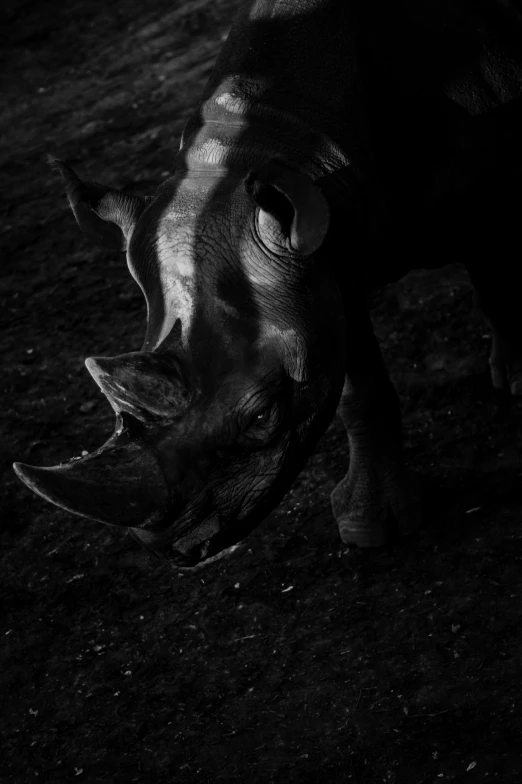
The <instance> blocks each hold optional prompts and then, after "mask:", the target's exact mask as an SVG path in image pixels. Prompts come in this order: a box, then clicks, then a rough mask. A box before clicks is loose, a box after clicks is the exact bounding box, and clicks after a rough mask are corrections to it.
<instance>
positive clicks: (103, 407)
mask: <svg viewBox="0 0 522 784" xmlns="http://www.w3.org/2000/svg"><path fill="white" fill-rule="evenodd" d="M237 5H238V0H219V2H218V1H217V0H214V2H210V1H209V0H207V1H205V0H191V1H190V2H179V1H177V0H168V2H166V0H154V2H151V3H138V2H136V0H118V2H116V3H110V4H107V3H104V2H101V1H100V0H72V2H70V3H67V4H66V3H59V2H56V1H55V2H51V1H50V0H47V2H38V3H37V2H35V0H25V2H23V0H17V2H16V3H15V2H13V1H12V0H11V2H8V3H7V6H6V5H5V4H4V6H3V11H2V42H3V47H2V60H3V62H2V66H3V67H2V69H1V74H2V75H1V77H0V78H1V80H2V85H1V87H2V89H1V97H0V126H1V133H2V147H1V150H0V167H1V176H2V186H1V199H2V211H3V220H2V225H1V227H0V232H1V235H0V237H1V243H2V251H1V257H2V265H3V272H2V276H1V296H2V306H1V308H2V309H1V313H0V319H1V321H2V333H1V351H2V359H3V370H2V382H3V383H2V392H3V402H2V413H3V417H2V425H1V430H2V446H1V449H2V471H3V474H2V476H3V484H2V494H1V519H2V583H1V607H2V616H3V617H2V626H3V628H2V631H1V639H2V647H1V656H2V665H1V669H0V682H1V685H0V693H1V694H2V708H3V710H2V719H1V728H0V737H1V743H2V746H3V755H2V761H1V762H0V768H1V772H0V779H1V780H2V782H4V781H5V782H13V783H16V784H18V782H20V784H21V783H22V782H41V783H43V782H53V783H54V782H56V783H57V784H58V783H61V782H68V781H76V780H77V781H78V782H89V784H94V783H95V782H100V783H101V782H104V784H106V783H107V782H110V783H111V784H112V782H114V783H115V784H116V783H117V782H159V783H160V784H162V783H163V782H168V783H169V784H170V783H171V782H176V784H177V783H178V782H179V784H186V783H190V782H216V781H222V782H245V781H253V782H345V781H346V782H354V784H373V782H389V783H390V784H393V783H394V782H396V783H397V784H410V783H411V784H422V783H423V782H439V781H452V782H470V784H475V782H490V781H492V780H496V781H499V782H520V781H522V760H521V758H520V750H521V745H522V744H521V741H522V712H521V706H520V677H521V667H520V656H519V649H520V642H521V638H522V632H521V630H520V616H521V610H520V598H521V593H522V592H521V582H522V577H521V569H520V567H521V560H522V533H521V531H520V527H519V521H520V515H521V511H522V501H521V495H520V487H521V481H522V480H521V478H520V477H521V476H522V461H521V460H520V456H519V453H520V446H521V439H522V430H521V428H522V405H521V403H520V402H516V401H514V400H511V399H509V398H507V397H504V396H503V395H502V394H499V393H495V392H494V391H493V390H492V388H491V385H490V380H489V374H488V367H487V353H488V345H489V344H488V335H487V329H486V327H485V325H484V323H483V322H482V320H481V318H480V316H479V315H478V314H477V313H475V312H474V311H473V306H472V294H471V290H470V286H469V283H468V281H467V279H466V276H465V274H464V272H463V270H462V269H461V268H459V267H446V268H445V269H443V270H441V271H438V272H435V273H434V272H430V273H426V272H415V273H412V274H410V275H409V276H408V277H407V278H405V279H403V280H402V281H401V282H400V284H398V285H397V286H390V287H388V288H387V289H385V290H384V292H382V294H381V295H379V297H376V298H375V308H374V316H375V324H376V329H377V331H378V334H379V337H380V338H381V340H382V344H383V347H384V350H385V355H386V358H387V362H388V364H389V368H390V371H391V374H392V376H393V379H394V381H395V382H396V384H397V387H398V389H399V392H400V395H401V399H402V402H403V407H404V419H405V438H406V447H407V455H408V461H409V463H410V465H411V466H412V467H414V468H415V469H416V470H417V472H418V473H419V475H420V477H421V479H422V481H423V482H424V484H425V487H426V507H427V515H426V520H425V524H424V527H423V529H422V531H421V533H420V536H419V537H418V539H417V540H415V541H412V542H407V543H405V544H401V545H397V546H394V547H390V548H388V549H383V550H379V551H351V550H350V551H349V550H347V549H345V548H344V547H343V546H342V543H341V542H340V539H339V537H338V533H337V529H336V527H335V524H334V522H333V518H332V516H331V513H330V509H329V501H328V495H329V492H330V491H331V489H332V488H333V486H334V484H335V483H336V481H338V479H339V478H340V477H341V476H342V474H343V473H344V471H345V467H346V462H347V445H346V441H345V437H344V434H343V432H342V428H341V424H340V422H339V421H337V420H336V421H334V422H333V424H332V425H331V427H330V429H329V430H328V432H327V433H326V435H325V436H324V438H323V439H322V441H321V443H320V446H319V448H318V450H317V452H316V454H315V455H314V457H313V458H312V459H311V460H310V462H309V464H308V466H307V468H306V470H305V471H303V473H302V475H301V476H300V478H299V479H298V481H296V483H295V484H294V486H293V488H292V490H291V491H290V492H289V494H288V495H287V497H286V499H285V500H284V502H283V503H282V504H281V505H280V506H279V508H278V509H277V510H276V511H275V512H274V513H273V514H272V515H271V516H270V517H269V518H268V519H267V520H266V521H265V522H264V523H263V524H262V525H261V526H260V527H259V528H258V529H257V530H256V531H255V532H254V533H253V534H252V535H251V536H250V537H249V538H248V540H247V542H246V544H245V546H244V547H243V549H242V550H240V551H239V552H238V553H236V554H235V555H234V556H233V558H232V559H231V560H229V561H228V562H218V563H216V564H215V565H211V566H209V567H208V568H207V569H206V570H205V571H200V572H196V573H184V574H177V573H175V572H173V571H171V569H170V568H169V566H168V565H166V564H163V563H162V562H159V561H156V560H154V559H152V558H151V557H150V556H148V555H147V554H146V553H145V552H144V551H142V550H140V549H139V548H138V546H137V545H136V544H135V543H134V542H133V541H132V540H131V539H129V538H127V537H126V536H125V535H123V534H122V533H119V532H118V531H115V530H113V529H109V528H104V527H103V526H101V525H96V524H89V523H88V522H87V521H85V520H81V519H78V518H73V517H72V516H71V515H69V514H67V513H65V512H61V511H59V510H57V509H55V508H53V507H52V506H50V505H47V504H45V503H44V502H43V501H41V500H40V499H39V498H37V497H36V496H33V495H31V494H30V493H29V491H28V490H26V489H25V488H24V487H23V486H22V485H21V484H20V483H19V482H18V481H17V480H16V479H15V476H14V474H13V472H12V470H11V463H12V461H13V460H15V459H17V460H22V461H29V462H32V463H36V464H41V465H45V464H47V465H49V464H54V463H56V462H59V461H60V460H62V459H65V458H68V457H71V456H72V455H74V454H79V453H80V451H81V450H90V449H92V448H94V447H95V446H98V445H99V444H100V443H102V441H103V440H104V439H105V438H106V436H107V435H108V434H109V433H110V432H111V429H112V416H111V411H110V408H109V406H108V404H107V403H106V401H105V399H104V398H103V397H102V396H101V395H100V394H99V393H98V391H97V388H96V387H95V385H94V383H93V381H92V380H91V379H90V378H89V376H88V374H87V372H86V370H85V368H84V366H83V360H84V358H85V357H87V356H91V355H103V354H107V355H114V354H118V353H122V352H125V351H130V350H135V349H137V348H139V346H140V343H141V338H142V334H143V327H144V303H143V301H142V296H141V294H140V292H139V290H138V289H137V287H136V286H135V284H134V282H133V281H132V279H131V277H130V275H129V274H128V272H127V269H126V265H125V260H124V258H123V256H120V255H118V254H112V255H111V254H103V253H101V252H100V251H98V250H96V249H94V248H93V247H92V246H91V245H89V244H88V241H87V240H86V239H84V238H83V237H82V235H81V234H80V232H79V230H78V229H77V227H76V224H75V222H74V219H73V217H72V214H71V213H70V211H69V209H68V207H67V204H66V200H65V197H64V194H63V192H62V188H61V184H60V182H59V181H58V178H57V177H56V174H55V173H53V172H52V171H51V170H50V169H49V168H48V167H47V165H46V163H45V155H46V154H47V153H53V154H56V155H59V156H60V157H62V158H64V159H66V160H68V161H69V162H70V163H71V164H73V165H75V166H76V167H77V169H78V171H79V172H80V173H81V174H82V175H83V176H85V177H87V178H89V179H94V180H101V181H105V182H107V183H108V184H112V185H115V186H123V185H127V186H132V187H133V189H134V190H137V191H138V192H142V193H144V194H146V193H150V192H152V190H153V188H154V187H155V185H156V184H158V183H159V181H160V180H161V179H162V178H163V177H164V176H165V175H166V173H167V172H168V170H169V167H170V166H171V164H172V160H173V156H174V152H175V150H176V148H177V145H178V143H179V138H180V133H181V129H182V126H183V124H184V121H185V120H186V118H187V116H188V113H189V112H190V110H191V108H193V107H194V105H195V103H196V101H197V99H198V96H199V92H200V90H201V87H202V85H203V82H204V80H205V78H206V76H207V75H208V73H209V70H210V68H211V66H212V63H213V61H214V58H215V56H216V53H217V51H218V49H219V46H220V43H221V41H222V39H223V37H224V35H225V34H226V32H227V28H228V25H229V24H230V18H231V14H232V12H233V9H234V7H235V6H237ZM132 178H134V179H132Z"/></svg>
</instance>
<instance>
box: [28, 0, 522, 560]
mask: <svg viewBox="0 0 522 784" xmlns="http://www.w3.org/2000/svg"><path fill="white" fill-rule="evenodd" d="M377 6H378V7H377V8H375V4H371V6H367V5H366V4H361V3H356V2H355V1H354V2H351V3H350V2H347V0H303V1H301V2H297V0H295V2H293V3H292V2H285V3H283V2H281V0H255V2H252V3H251V4H250V5H248V6H245V8H244V9H243V10H242V11H241V13H240V15H239V17H238V20H237V22H236V24H235V26H234V28H233V29H232V32H231V34H230V36H229V39H228V41H227V43H226V44H225V46H224V49H223V52H222V54H221V56H220V58H219V60H218V63H217V65H216V69H215V71H214V73H213V75H212V76H211V78H210V80H209V83H208V85H207V88H206V90H205V93H204V95H203V98H202V101H201V103H200V105H199V107H198V110H197V111H196V112H195V114H194V115H193V117H192V118H191V120H190V121H189V122H188V124H187V127H186V129H185V132H184V135H183V140H182V144H181V148H180V152H179V153H178V156H177V158H176V161H175V166H174V173H173V175H172V177H170V178H169V179H168V180H166V181H165V182H164V183H163V184H162V185H161V186H160V187H159V188H158V190H157V192H156V194H155V195H154V196H152V197H151V198H150V199H148V200H141V199H138V198H137V197H133V196H130V195H128V194H124V193H118V192H117V191H113V190H111V189H110V188H108V187H106V186H102V185H98V184H95V183H83V182H81V181H80V180H79V179H78V177H77V176H76V175H75V174H74V173H73V172H72V170H71V169H69V168H68V167H67V166H66V165H65V164H63V163H61V162H58V161H57V162H55V165H56V167H57V168H58V169H59V171H60V172H61V174H62V176H63V178H64V180H65V183H66V187H67V193H68V197H69V200H70V203H71V206H72V208H73V210H74V213H75V216H76V219H77V221H78V223H79V225H80V227H81V228H82V230H83V231H84V232H86V233H87V234H88V235H89V236H90V237H91V238H92V239H93V240H94V241H95V242H97V243H98V244H100V245H101V246H103V247H110V248H119V249H122V250H126V251H127V259H128V265H129V269H130V271H131V274H132V275H133V276H134V277H135V279H136V280H137V282H138V283H139V285H140V287H141V288H142V290H143V293H144V295H145V297H146V300H147V309H148V319H147V331H146V336H145V341H144V344H143V347H142V351H141V352H136V353H134V354H127V355H123V356H121V357H117V358H113V359H99V360H96V359H90V360H87V367H88V369H89V371H90V372H91V374H92V375H93V377H94V378H95V380H96V381H97V383H98V384H99V386H100V388H101V389H102V391H103V392H104V393H105V394H106V395H107V397H108V399H109V401H110V403H111V405H112V406H113V408H114V410H115V413H116V418H117V424H116V430H115V433H114V435H113V436H112V438H111V439H110V440H109V441H108V442H107V444H105V445H104V446H103V447H102V448H101V449H100V450H98V452H97V453H95V454H93V455H90V456H88V457H87V458H84V459H81V460H76V461H74V462H71V463H68V464H66V465H64V466H58V467H55V468H52V469H37V468H34V467H31V466H23V465H21V464H17V466H16V470H17V472H18V474H19V476H20V478H21V479H22V480H23V481H24V482H26V484H27V485H28V486H29V487H30V488H31V489H33V490H34V491H35V492H37V493H39V494H40V495H42V496H43V497H45V498H47V499H48V500H50V501H52V502H54V503H56V504H58V505H59V506H62V507H64V508H66V509H69V510H71V511H73V512H76V513H77V514H80V515H84V516H86V517H89V518H91V519H94V520H99V521H101V522H104V523H107V524H109V525H118V526H124V527H127V528H129V529H130V531H131V533H132V534H133V536H135V538H137V539H138V540H139V541H141V542H142V543H143V544H144V545H145V546H147V547H149V548H150V549H151V550H153V551H154V552H156V553H158V554H159V555H162V556H165V557H167V558H169V559H170V560H171V561H172V562H173V563H174V564H175V565H178V566H194V565H197V564H199V563H204V562H207V561H208V560H209V559H213V558H214V557H215V556H217V555H218V554H219V553H222V552H224V551H225V550H226V549H227V548H229V547H231V546H233V545H234V544H235V543H236V542H238V541H239V540H241V539H242V538H243V537H244V536H245V535H246V534H247V533H248V532H249V531H250V530H251V529H252V527H253V526H254V525H256V524H257V523H258V522H259V521H260V520H261V519H262V518H263V517H264V516H265V515H266V514H267V513H268V512H269V510H270V509H272V508H273V507H274V506H275V505H276V504H277V503H278V501H279V500H280V498H281V497H282V496H283V495H284V493H285V492H286V490H287V489H288V487H289V485H290V483H291V482H292V481H293V479H294V478H295V477H296V476H297V474H298V473H299V471H300V470H301V468H302V466H303V465H304V462H305V460H306V459H307V457H308V455H309V454H310V452H311V451H312V450H313V448H314V446H315V444H316V443H317V440H318V439H319V437H320V435H321V434H322V433H323V432H324V430H325V428H326V427H327V425H328V423H329V421H330V420H331V418H332V416H333V415H334V412H335V410H336V408H337V409H338V413H339V415H340V417H341V419H342V420H343V422H344V424H345V426H346V430H347V433H348V439H349V443H350V464H349V467H348V472H347V475H346V477H345V478H344V479H343V480H342V481H341V482H340V484H339V485H338V486H337V488H336V489H335V490H334V492H333V494H332V508H333V512H334V515H335V518H336V520H337V522H338V525H339V529H340V534H341V538H342V540H343V541H344V542H345V543H347V544H355V545H359V546H378V545H382V544H384V543H385V542H387V541H389V539H390V538H391V537H392V536H394V535H396V534H402V535H404V534H410V533H412V532H413V531H415V530H416V528H417V526H418V524H419V519H420V514H419V500H418V493H417V490H416V488H415V485H414V483H413V482H412V480H411V479H410V478H409V477H408V475H407V474H406V473H405V471H404V467H403V457H402V449H401V418H400V411H399V406H398V400H397V396H396V393H395V391H394V390H393V387H392V385H391V383H390V381H389V378H388V375H387V373H386V369H385V367H384V363H383V360H382V357H381V354H380V351H379V348H378V346H377V343H376V341H375V337H374V335H373V330H372V326H371V321H370V318H369V313H368V307H367V304H366V297H367V294H368V292H370V291H371V290H372V289H373V288H375V287H376V286H378V285H381V284H382V283H385V282H388V281H390V280H393V279H397V278H398V277H400V276H401V275H403V274H404V273H405V272H407V271H408V269H410V268H412V267H415V266H417V267H419V266H426V267H433V266H437V265H440V264H447V263H451V262H456V261H463V262H464V263H465V264H466V266H467V268H468V270H469V273H470V276H471V279H472V281H473V283H474V285H475V287H476V290H477V295H478V298H479V300H480V302H481V304H482V307H483V310H484V313H485V315H486V317H487V318H488V320H489V322H490V324H491V326H492V329H493V334H494V341H493V349H492V355H491V360H490V361H491V368H492V377H493V383H494V385H495V386H498V387H504V388H508V389H510V390H511V392H512V393H513V394H519V393H520V391H521V390H522V370H521V368H522V361H521V357H522V349H521V345H520V344H521V335H522V331H521V330H520V319H519V316H518V310H519V309H518V296H517V294H516V292H517V291H518V287H517V285H516V280H517V275H516V273H515V272H514V270H513V264H512V262H511V260H510V257H509V253H508V249H509V248H510V247H512V246H514V244H515V241H516V226H517V222H518V218H517V216H518V212H519V210H518V203H516V201H515V202H514V201H513V198H512V196H511V194H512V192H513V189H514V188H515V186H516V184H517V182H518V177H519V174H520V172H521V170H522V158H521V155H520V152H519V146H520V145H519V144H518V139H519V138H520V134H519V131H520V130H522V109H521V107H520V104H521V95H522V65H521V58H520V56H519V53H520V50H521V48H520V41H522V34H521V33H520V32H519V31H520V29H521V27H522V26H521V20H520V17H519V15H518V12H517V11H516V9H512V8H511V7H510V5H509V3H496V2H493V1H491V2H485V3H484V4H481V7H480V9H479V10H476V9H475V6H472V5H470V4H469V3H467V2H463V0H460V2H458V3H455V4H454V6H452V8H451V9H449V7H447V6H446V5H445V4H443V3H430V4H428V3H420V4H416V5H415V7H414V8H413V7H411V8H410V5H409V4H407V3H403V4H392V5H391V6H390V4H384V3H382V4H380V3H378V4H377ZM506 216H508V217H507V218H506ZM492 258H495V264H496V266H495V274H494V275H493V277H492V275H491V272H490V261H491V259H492ZM492 281H493V283H492Z"/></svg>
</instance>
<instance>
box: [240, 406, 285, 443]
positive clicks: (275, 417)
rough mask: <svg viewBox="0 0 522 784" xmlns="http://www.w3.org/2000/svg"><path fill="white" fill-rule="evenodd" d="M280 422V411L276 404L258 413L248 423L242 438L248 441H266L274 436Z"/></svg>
mask: <svg viewBox="0 0 522 784" xmlns="http://www.w3.org/2000/svg"><path fill="white" fill-rule="evenodd" d="M280 422H281V411H280V408H279V406H278V405H277V404H276V403H272V405H270V406H267V407H266V408H265V409H263V410H262V411H258V412H257V413H256V414H254V416H253V417H252V418H251V419H250V421H249V422H248V424H247V426H246V428H245V429H244V431H243V433H242V437H243V438H244V439H246V440H250V441H266V440H267V438H270V437H272V436H273V435H274V431H275V430H276V429H277V428H278V426H279V424H280Z"/></svg>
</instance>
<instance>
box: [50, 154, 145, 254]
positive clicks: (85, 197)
mask: <svg viewBox="0 0 522 784" xmlns="http://www.w3.org/2000/svg"><path fill="white" fill-rule="evenodd" d="M49 163H50V164H51V166H52V167H53V168H54V169H57V170H58V171H59V172H60V174H61V175H62V178H63V180H64V182H65V187H66V189H67V197H68V199H69V203H70V205H71V207H72V210H73V212H74V215H75V218H76V220H77V221H78V225H79V227H80V229H81V230H82V231H83V232H84V234H86V235H87V236H88V237H89V238H90V239H91V240H93V241H94V242H95V243H96V244H97V245H100V246H101V247H102V248H109V249H111V250H126V249H127V245H128V242H129V239H130V237H131V234H132V232H133V230H134V227H135V225H136V223H137V221H138V218H139V217H140V215H141V213H142V212H143V210H144V208H145V207H146V205H147V200H146V199H142V198H140V197H139V196H132V195H130V194H128V193H121V192H120V191H116V190H112V189H111V188H107V187H106V186H105V185H99V184H98V183H96V182H83V181H82V180H80V178H79V177H78V176H77V175H76V174H75V173H74V171H73V170H72V169H71V167H70V166H68V165H67V164H66V163H64V162H63V161H60V160H58V159H57V158H53V157H51V156H49Z"/></svg>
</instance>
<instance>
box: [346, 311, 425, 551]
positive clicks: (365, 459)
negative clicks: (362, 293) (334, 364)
mask: <svg viewBox="0 0 522 784" xmlns="http://www.w3.org/2000/svg"><path fill="white" fill-rule="evenodd" d="M350 344H351V345H350ZM337 413H338V414H339V416H340V417H341V420H342V421H343V423H344V426H345V427H346V431H347V433H348V441H349V445H350V464H349V469H348V473H347V474H346V476H345V477H344V479H342V481H341V482H340V483H339V484H338V485H337V487H336V488H335V489H334V491H333V493H332V495H331V502H332V509H333V513H334V516H335V518H336V520H337V523H338V525H339V530H340V534H341V539H342V540H343V542H344V543H345V544H349V545H358V546H359V547H378V546H380V545H383V544H386V542H388V541H390V540H391V539H392V538H394V537H395V536H396V535H399V536H405V535H408V534H412V533H414V532H415V531H416V530H417V529H418V527H419V524H420V517H421V511H420V496H419V493H418V491H417V488H416V484H415V482H414V481H413V479H412V478H410V477H409V476H408V475H407V474H406V472H405V469H404V463H403V455H402V445H401V427H402V426H401V414H400V408H399V400H398V397H397V393H396V391H395V389H394V388H393V386H392V383H391V381H390V379H389V377H388V373H387V371H386V368H385V366H384V363H383V360H382V356H381V352H380V349H379V346H378V344H377V341H376V339H375V336H374V334H373V328H372V325H371V321H370V318H369V316H364V329H362V325H361V323H360V322H359V323H358V324H357V329H356V331H354V333H353V335H352V338H351V340H350V341H349V348H348V362H347V372H346V381H345V385H344V389H343V394H342V397H341V401H340V404H339V407H338V410H337Z"/></svg>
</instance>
